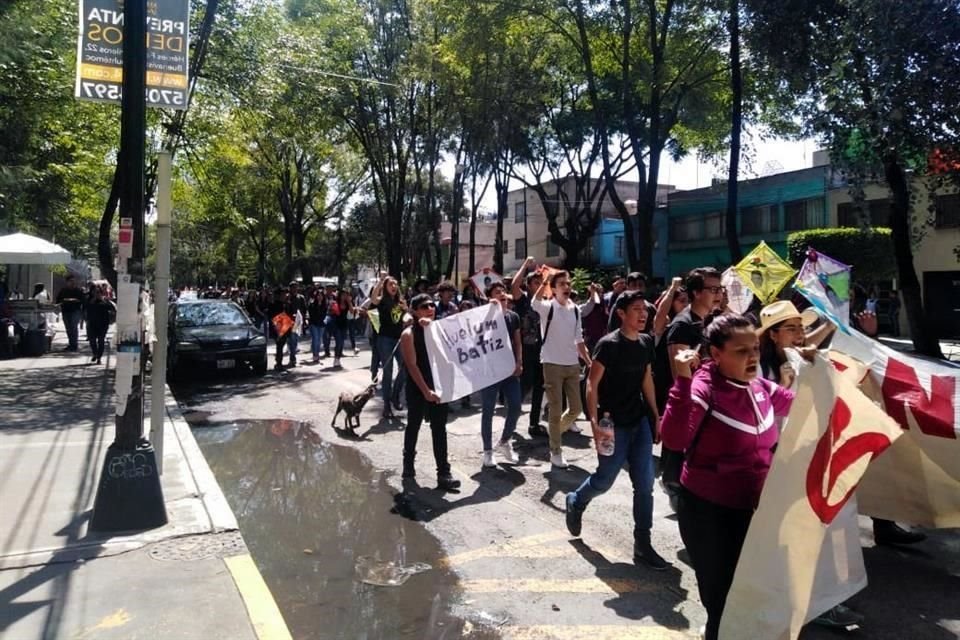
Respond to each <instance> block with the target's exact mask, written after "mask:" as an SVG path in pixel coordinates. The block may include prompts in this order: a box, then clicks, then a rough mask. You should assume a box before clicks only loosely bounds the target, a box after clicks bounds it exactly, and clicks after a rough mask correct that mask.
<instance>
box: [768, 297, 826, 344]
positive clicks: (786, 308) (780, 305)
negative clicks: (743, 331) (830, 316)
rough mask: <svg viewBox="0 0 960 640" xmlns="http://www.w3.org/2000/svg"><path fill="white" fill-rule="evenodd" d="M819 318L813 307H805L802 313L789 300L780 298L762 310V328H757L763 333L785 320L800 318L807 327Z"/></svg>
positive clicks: (804, 326)
mask: <svg viewBox="0 0 960 640" xmlns="http://www.w3.org/2000/svg"><path fill="white" fill-rule="evenodd" d="M818 318H819V316H818V315H817V312H816V311H814V310H813V309H804V311H803V313H800V312H799V311H797V307H796V306H794V304H793V303H792V302H790V301H789V300H779V301H777V302H774V303H772V304H768V305H767V306H765V307H764V308H763V309H761V310H760V328H759V329H757V335H758V336H759V335H763V333H764V332H765V331H766V330H767V329H770V328H771V327H773V326H775V325H777V324H779V323H781V322H783V321H784V320H793V319H797V320H800V322H802V323H803V328H804V329H806V328H807V327H809V326H810V325H812V324H813V323H814V322H816V321H817V319H818Z"/></svg>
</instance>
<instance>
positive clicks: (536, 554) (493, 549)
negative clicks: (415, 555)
mask: <svg viewBox="0 0 960 640" xmlns="http://www.w3.org/2000/svg"><path fill="white" fill-rule="evenodd" d="M566 537H567V534H566V532H565V531H559V530H557V531H549V532H547V533H540V534H537V535H533V536H527V537H526V538H518V539H517V540H508V541H506V542H504V543H501V544H491V545H489V546H486V547H480V548H479V549H472V550H470V551H463V552H461V553H455V554H453V555H451V556H447V557H446V558H444V559H443V560H441V561H440V564H441V565H444V566H452V565H457V564H464V563H467V562H472V561H473V560H479V559H481V558H501V557H508V558H512V557H521V558H556V557H559V556H563V555H568V554H570V553H572V552H573V549H572V548H571V547H570V546H569V545H567V546H566V547H557V548H548V547H544V546H542V545H543V543H545V542H553V541H555V540H560V539H563V538H566Z"/></svg>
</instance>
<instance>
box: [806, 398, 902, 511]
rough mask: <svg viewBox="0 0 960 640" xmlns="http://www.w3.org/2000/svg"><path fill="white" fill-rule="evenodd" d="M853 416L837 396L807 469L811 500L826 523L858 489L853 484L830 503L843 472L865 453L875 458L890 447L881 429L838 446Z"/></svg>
mask: <svg viewBox="0 0 960 640" xmlns="http://www.w3.org/2000/svg"><path fill="white" fill-rule="evenodd" d="M851 417H852V414H851V412H850V407H848V406H847V403H846V402H844V401H843V400H842V399H841V398H837V401H836V402H835V403H834V405H833V411H831V412H830V424H829V425H828V426H827V431H826V432H825V433H824V434H823V436H821V437H820V441H819V442H817V448H816V449H815V450H814V453H813V459H812V460H811V461H810V466H809V467H808V468H807V500H808V501H809V502H810V507H811V508H812V509H813V512H814V513H816V514H817V517H818V518H820V522H822V523H824V524H830V523H831V522H833V520H834V518H836V517H837V514H838V513H840V510H841V509H843V505H845V504H846V503H847V500H849V499H850V496H851V495H853V492H854V490H855V489H856V488H857V486H856V485H853V486H852V487H850V489H849V490H847V492H846V494H844V496H843V497H842V498H840V500H838V501H837V502H830V494H831V493H833V490H834V488H835V487H836V485H837V480H839V478H840V476H841V475H842V474H843V472H844V471H846V470H847V469H849V468H850V467H851V466H852V465H853V464H854V463H856V462H857V461H858V460H860V459H861V458H863V456H866V455H869V456H870V459H871V460H872V459H874V458H876V457H877V456H878V455H880V453H881V452H882V451H883V450H884V449H886V448H887V447H889V446H890V439H889V438H888V437H887V436H885V435H883V434H882V433H877V432H871V433H861V434H859V435H856V436H853V437H852V438H850V439H849V440H847V441H846V442H844V443H843V444H841V445H840V446H837V442H838V441H839V440H840V436H841V434H842V433H843V432H844V431H845V430H846V428H847V427H849V426H850V418H851ZM824 478H826V483H824Z"/></svg>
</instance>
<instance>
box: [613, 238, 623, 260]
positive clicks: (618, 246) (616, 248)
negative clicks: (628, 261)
mask: <svg viewBox="0 0 960 640" xmlns="http://www.w3.org/2000/svg"><path fill="white" fill-rule="evenodd" d="M613 257H615V258H620V259H623V236H613Z"/></svg>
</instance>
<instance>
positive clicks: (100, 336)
mask: <svg viewBox="0 0 960 640" xmlns="http://www.w3.org/2000/svg"><path fill="white" fill-rule="evenodd" d="M106 340H107V327H103V328H99V327H91V326H90V324H89V323H87V341H88V342H89V343H90V350H91V351H92V352H93V357H94V358H96V359H98V360H99V359H100V358H102V357H103V349H104V345H105V344H106Z"/></svg>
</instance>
